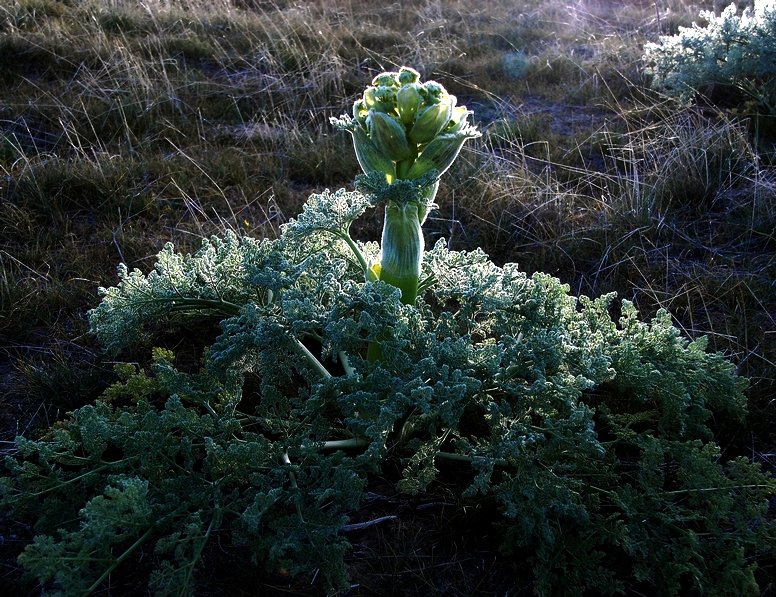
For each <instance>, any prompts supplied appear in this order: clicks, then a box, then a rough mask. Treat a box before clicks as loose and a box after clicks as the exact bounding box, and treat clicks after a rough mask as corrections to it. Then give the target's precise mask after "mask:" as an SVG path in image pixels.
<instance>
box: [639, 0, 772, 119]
mask: <svg viewBox="0 0 776 597" xmlns="http://www.w3.org/2000/svg"><path fill="white" fill-rule="evenodd" d="M700 16H701V18H702V19H704V20H706V21H707V24H706V26H703V27H702V26H699V25H698V24H693V26H692V27H680V28H679V33H678V34H677V35H674V36H665V37H661V38H660V43H649V44H647V45H646V47H645V56H644V59H645V60H646V62H647V63H648V65H649V68H650V70H651V73H652V75H653V81H652V84H653V86H654V87H655V88H657V89H660V90H662V91H665V92H667V93H669V94H671V95H677V96H680V97H692V96H694V95H695V94H698V93H700V94H703V95H705V96H708V97H709V98H711V99H712V100H713V101H717V102H720V103H722V104H727V105H728V106H731V105H732V106H742V105H743V104H745V103H747V102H748V103H750V104H753V105H754V107H755V108H756V110H757V111H759V112H764V113H767V114H771V115H776V5H774V3H773V2H772V1H769V0H762V1H761V2H756V3H755V7H754V9H744V10H743V11H742V12H741V14H738V12H737V10H736V6H735V4H731V5H730V6H728V7H727V8H726V9H724V10H723V11H722V12H721V13H720V14H719V15H716V14H715V13H713V12H711V11H703V12H701V14H700Z"/></svg>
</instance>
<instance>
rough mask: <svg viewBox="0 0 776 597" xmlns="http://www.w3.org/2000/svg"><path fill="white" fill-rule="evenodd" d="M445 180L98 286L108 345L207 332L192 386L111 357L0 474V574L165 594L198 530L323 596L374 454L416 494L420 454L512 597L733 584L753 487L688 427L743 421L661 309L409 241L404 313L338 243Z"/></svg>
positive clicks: (368, 249) (393, 287) (188, 584)
mask: <svg viewBox="0 0 776 597" xmlns="http://www.w3.org/2000/svg"><path fill="white" fill-rule="evenodd" d="M402 72H407V71H406V70H405V71H402ZM386 76H387V77H391V78H392V80H396V81H397V82H399V83H400V82H401V79H400V78H398V77H400V76H401V75H400V74H388V75H383V77H386ZM381 80H383V79H379V78H378V79H377V81H378V82H379V81H381ZM413 83H416V82H415V81H413ZM395 87H396V88H399V89H400V88H401V85H398V84H397V85H396V86H395ZM359 114H361V113H360V112H359ZM388 115H389V117H391V118H394V116H393V115H391V114H390V110H388ZM397 115H398V116H399V117H400V118H401V111H397ZM378 118H380V117H378ZM352 126H354V127H356V126H361V124H358V123H357V124H355V125H352ZM375 126H377V125H375ZM380 126H383V125H380ZM390 126H391V127H393V125H390ZM445 126H449V123H447V124H446V125H445ZM368 128H369V127H368V126H367V128H366V129H364V131H365V132H369V131H368ZM393 128H395V127H393ZM405 130H406V129H405ZM440 130H444V128H441V129H440ZM364 131H362V130H361V129H358V128H354V129H353V132H354V139H355V140H356V141H357V142H358V137H357V135H361V134H362V132H364ZM379 135H380V134H379V133H377V132H376V130H375V131H373V134H372V136H371V138H370V137H365V138H368V139H371V141H372V142H374V147H373V149H371V150H370V151H385V147H384V145H383V142H382V140H381V139H380V136H379ZM432 142H433V141H427V143H428V144H429V145H427V147H428V146H430V143H432ZM388 143H389V144H393V143H395V139H391V140H390V141H388ZM421 145H422V144H421ZM458 149H460V145H459V146H458ZM422 151H423V148H422V147H420V151H419V152H418V157H417V158H415V159H420V158H421V157H422ZM456 153H457V150H456ZM406 159H409V158H406ZM389 161H391V162H392V167H393V168H402V169H403V168H406V167H405V166H401V167H399V166H397V163H398V162H396V160H394V159H390V157H389ZM399 161H401V160H399ZM385 163H386V164H387V161H386V162H385ZM444 169H445V168H444V164H440V163H437V164H436V166H435V167H434V168H431V169H429V171H428V172H424V173H422V174H421V175H420V177H419V178H418V179H403V180H402V179H400V178H399V179H396V178H391V177H390V176H389V174H390V172H388V173H386V172H385V171H378V172H377V173H376V174H375V172H371V173H370V175H369V176H367V177H366V178H365V179H362V180H361V182H360V188H361V190H360V191H346V190H344V189H343V190H339V191H336V192H329V191H325V192H323V193H320V194H316V195H312V196H311V197H310V198H309V200H308V201H307V203H306V204H305V206H304V209H303V211H302V212H301V213H300V214H299V215H298V217H297V218H296V219H294V220H292V221H290V222H289V223H288V224H287V225H286V226H285V227H284V228H283V230H282V234H281V236H280V238H279V239H277V240H262V241H257V240H253V239H250V238H238V237H237V236H236V235H234V234H225V235H224V236H223V237H214V238H211V239H209V240H206V241H204V242H203V246H202V248H201V249H200V250H199V251H198V252H197V253H196V254H193V255H185V256H184V255H180V254H178V253H176V252H175V251H174V249H173V247H172V246H171V245H168V246H167V247H165V249H164V250H163V251H162V252H161V253H159V255H158V257H157V262H156V266H155V268H154V270H153V271H151V272H150V273H148V274H143V273H142V272H140V271H137V270H135V271H132V272H130V271H128V270H127V268H126V267H123V266H122V267H121V268H120V270H119V275H120V282H119V284H118V285H117V286H115V287H113V288H110V289H107V290H104V291H103V292H104V298H103V300H102V303H101V304H100V305H99V306H98V307H97V308H96V309H95V310H93V311H92V312H91V314H90V317H91V323H92V327H93V331H94V332H95V333H96V334H97V336H98V338H99V339H100V340H101V342H102V343H103V344H104V345H105V347H106V348H107V349H108V350H110V351H112V352H114V353H117V352H119V351H120V350H121V349H122V348H123V347H125V346H127V345H128V344H129V343H131V342H133V340H134V339H135V338H136V337H137V335H138V334H141V333H147V332H145V331H144V330H147V325H146V324H148V323H152V322H153V323H157V324H158V322H159V321H160V320H162V319H164V318H174V319H175V320H176V321H177V322H178V324H179V325H182V326H188V327H191V326H197V325H200V324H201V321H202V317H208V316H209V317H216V318H218V319H219V320H220V330H221V331H220V334H219V335H218V336H217V337H215V338H214V339H213V341H212V343H210V345H209V347H208V348H207V350H206V352H205V354H204V356H203V358H202V362H201V363H200V365H199V367H197V368H195V370H194V371H191V370H189V371H188V372H184V371H183V370H181V369H180V368H176V366H175V365H174V361H175V359H174V355H173V354H172V353H170V352H169V351H166V350H161V349H158V350H156V351H155V354H154V364H153V366H152V367H151V369H150V370H149V371H147V372H143V371H140V370H138V369H137V368H135V367H134V366H131V365H120V366H119V367H118V372H119V374H120V376H121V381H120V382H118V383H117V384H115V385H114V386H112V387H111V388H109V389H108V390H107V391H106V392H105V393H104V395H103V396H102V398H101V399H100V400H98V401H97V402H96V403H95V404H92V405H89V406H85V407H83V408H80V409H78V410H77V411H75V412H73V413H71V414H70V415H69V416H68V417H67V418H66V419H65V420H64V421H62V422H60V423H57V424H56V425H55V426H54V427H52V428H51V429H50V430H49V431H48V432H47V433H46V434H45V435H44V436H43V437H41V438H38V439H26V438H19V439H18V440H17V442H16V451H15V452H12V453H9V454H8V455H7V456H6V458H5V471H6V472H5V476H4V477H3V478H2V482H0V492H1V493H0V495H2V503H3V505H4V506H5V507H7V508H12V509H13V512H14V515H15V516H17V517H20V518H26V519H28V520H30V521H33V523H34V526H35V532H36V537H35V540H34V541H33V542H32V543H31V544H30V545H29V546H27V547H26V548H25V549H24V551H23V553H22V554H21V555H20V556H19V559H20V562H21V563H22V565H23V566H24V567H25V569H26V570H27V571H28V573H29V574H30V575H31V576H33V577H34V578H35V579H37V581H38V582H39V583H40V584H41V586H42V587H43V589H44V591H46V592H54V593H56V592H59V593H61V594H72V595H75V594H79V595H80V594H86V593H89V592H91V591H93V590H96V589H98V588H101V587H103V586H104V583H105V582H106V579H108V578H109V577H110V576H111V575H112V574H113V573H114V572H115V571H117V570H120V569H121V567H122V565H127V563H128V562H137V561H138V559H139V554H140V553H143V554H144V556H143V559H144V561H145V562H149V563H150V565H149V576H148V583H149V587H150V589H151V590H152V591H154V592H156V593H158V594H178V595H183V594H190V593H191V592H193V590H194V587H195V586H196V582H195V581H196V578H197V576H198V575H201V574H203V570H202V568H203V564H202V562H203V553H206V550H207V549H208V544H209V543H211V542H212V540H213V537H215V536H217V537H219V541H220V543H221V544H226V543H227V542H230V543H231V544H233V545H236V546H238V547H239V551H234V552H233V557H235V558H236V557H239V555H238V554H243V558H244V562H240V564H241V565H246V566H247V565H250V564H252V565H253V566H259V567H267V568H269V569H272V570H276V569H278V568H280V567H282V568H283V569H287V570H289V571H290V573H291V574H298V573H303V572H311V571H312V570H316V569H320V570H321V571H322V574H321V575H319V577H320V578H323V579H324V580H325V582H326V583H327V584H328V586H330V587H333V588H344V587H347V585H348V580H347V567H346V554H347V548H348V542H347V540H346V539H345V537H344V535H343V533H342V532H341V531H342V529H343V528H344V526H345V525H346V524H347V522H348V513H350V512H353V511H355V510H357V509H358V507H359V503H360V499H361V496H362V494H363V492H364V490H365V487H366V486H367V484H368V480H369V476H370V474H372V473H374V472H379V471H381V467H382V465H383V463H384V462H385V461H386V459H391V461H393V462H396V461H398V462H401V463H402V468H403V473H402V474H401V477H400V478H398V479H396V483H397V486H398V488H399V489H400V490H402V491H404V492H407V493H409V494H413V493H418V492H426V491H434V490H435V487H436V484H437V481H438V480H439V476H440V474H441V473H440V464H441V463H443V462H447V463H450V464H451V465H452V466H457V467H460V468H461V469H462V470H463V471H464V472H466V473H468V474H464V475H459V476H456V478H457V480H456V479H449V480H446V483H448V487H449V486H450V485H449V484H453V485H452V487H455V488H456V489H457V491H458V498H457V499H458V500H459V501H460V503H461V504H471V503H481V504H485V505H487V506H488V507H489V508H491V509H492V511H493V520H494V524H496V525H497V527H498V528H499V529H500V536H501V540H502V546H501V547H502V550H503V551H504V552H505V553H507V554H513V555H514V561H515V574H531V575H533V583H534V588H535V589H534V591H535V593H537V594H544V595H550V594H565V593H569V594H575V593H576V594H582V593H585V592H589V593H591V594H602V593H616V592H619V591H622V590H624V589H625V588H626V587H629V588H636V589H638V590H640V591H641V592H646V593H656V594H661V595H671V594H679V593H682V594H685V593H687V592H688V591H689V592H695V593H704V594H718V595H730V594H741V595H743V594H755V593H756V592H757V586H756V583H755V580H754V567H755V565H754V562H755V561H756V559H757V557H758V555H759V553H760V551H761V550H763V549H765V547H766V546H767V545H768V544H769V541H771V540H772V539H773V527H772V525H771V524H770V523H769V522H768V521H767V520H766V518H765V512H766V510H767V507H768V498H769V496H770V495H772V493H773V489H774V485H773V481H772V479H770V478H769V477H768V476H766V475H764V474H763V473H762V472H761V471H760V470H759V468H758V467H757V466H755V465H753V464H751V463H749V462H748V461H746V460H745V459H732V460H731V459H727V458H723V457H722V455H721V453H720V449H719V447H718V446H717V445H716V444H715V443H714V435H713V432H712V429H711V427H710V422H711V421H712V417H721V418H722V417H724V418H726V419H729V420H730V421H740V420H741V417H742V416H743V414H744V409H745V401H744V397H743V394H742V390H743V388H744V386H745V383H744V381H743V380H741V379H739V378H737V377H736V376H735V374H734V371H733V368H732V365H731V364H730V363H729V362H728V361H726V360H725V359H724V358H723V357H721V356H720V355H716V354H709V353H707V352H705V350H704V349H705V343H704V342H703V341H696V342H688V341H687V340H686V339H684V338H683V337H682V335H681V334H680V333H679V332H678V331H677V329H676V328H674V327H673V326H672V325H671V321H670V317H669V316H668V314H666V313H660V314H659V315H658V316H657V317H656V318H655V319H654V320H653V321H652V322H650V323H643V322H641V321H640V320H639V319H638V317H637V314H636V312H635V309H634V308H633V306H632V305H630V304H629V303H628V302H623V303H621V304H615V303H614V302H613V298H612V297H611V296H608V297H602V298H600V299H597V300H590V299H587V298H585V297H581V298H576V297H573V296H571V295H569V290H568V287H566V286H565V285H563V284H561V283H560V282H559V281H558V280H557V279H555V278H552V277H550V276H547V275H543V274H535V275H533V276H527V275H526V274H525V273H524V272H521V271H520V270H519V268H518V267H517V266H516V265H515V264H507V265H505V266H503V267H498V266H496V265H494V264H493V263H492V262H491V261H490V260H489V258H488V257H487V256H486V255H485V254H484V253H482V252H481V251H472V252H457V251H452V250H449V249H448V248H447V247H446V245H445V243H444V242H442V241H440V242H438V243H437V244H436V245H435V246H434V247H433V248H432V249H431V250H429V251H424V250H422V244H421V245H420V250H419V255H418V257H417V259H418V260H419V272H418V274H417V279H418V281H419V282H418V284H417V288H418V290H417V292H416V296H415V297H413V300H412V301H409V300H407V296H408V295H407V293H406V288H405V287H403V286H402V284H401V283H395V280H394V279H390V280H388V281H386V280H385V279H384V278H383V277H382V276H381V273H382V272H383V271H384V269H385V268H384V267H383V268H380V267H375V264H378V263H380V247H379V246H378V245H377V244H376V243H361V242H358V241H355V240H353V239H352V238H351V237H350V235H349V228H350V225H351V223H352V222H353V221H354V220H356V219H357V218H358V217H359V216H361V215H362V214H364V213H365V212H366V211H367V210H370V209H372V208H374V207H375V206H376V205H378V204H381V203H384V204H388V205H389V206H390V205H391V202H394V203H395V204H396V205H399V206H402V205H407V204H413V202H414V205H415V206H416V209H412V210H411V212H412V215H413V216H416V213H419V210H418V209H417V206H419V205H421V202H428V200H429V195H428V188H429V187H430V186H431V187H433V186H434V185H435V184H436V173H435V172H434V171H436V172H439V171H442V170H444ZM367 170H369V168H367ZM410 170H411V166H410ZM425 205H428V203H425ZM389 212H390V210H389ZM386 217H387V219H389V218H390V217H391V214H390V213H388V214H387V216H386ZM421 220H422V218H420V219H418V220H417V222H418V224H419V223H420V221H421ZM391 234H392V232H391V225H390V224H389V223H386V232H384V235H383V257H382V259H383V263H385V255H384V253H385V244H386V242H388V243H394V248H395V249H396V250H399V251H401V250H403V248H402V247H401V244H402V243H414V242H417V237H416V235H411V236H410V237H409V238H407V237H405V236H403V233H401V234H398V235H397V236H396V237H395V238H391V239H389V240H388V241H386V235H388V236H390V235H391ZM387 282H388V283H387ZM612 311H619V315H618V316H617V317H614V318H613V317H612V315H611V312H612ZM189 369H191V367H189ZM461 479H464V480H461Z"/></svg>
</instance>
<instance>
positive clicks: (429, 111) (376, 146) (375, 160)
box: [332, 66, 480, 184]
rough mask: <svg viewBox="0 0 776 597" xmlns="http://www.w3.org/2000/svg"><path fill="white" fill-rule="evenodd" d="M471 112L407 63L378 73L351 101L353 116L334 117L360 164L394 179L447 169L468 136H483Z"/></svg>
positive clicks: (390, 181)
mask: <svg viewBox="0 0 776 597" xmlns="http://www.w3.org/2000/svg"><path fill="white" fill-rule="evenodd" d="M470 114H471V112H470V111H469V110H467V109H466V106H457V105H456V97H455V96H454V95H450V94H449V93H448V92H447V90H445V88H444V87H443V86H442V85H440V84H439V83H437V82H436V81H426V82H425V83H421V82H420V75H419V74H418V72H417V71H416V70H414V69H412V68H409V67H406V66H403V67H402V68H401V69H399V71H398V72H385V73H382V74H379V75H377V76H376V77H375V78H374V79H373V80H372V84H371V85H370V86H369V87H367V88H366V90H365V91H364V95H363V96H362V97H361V98H359V99H358V100H356V102H355V103H354V104H353V115H352V117H349V116H343V117H341V118H339V119H336V118H333V119H332V122H333V123H334V124H335V125H336V126H338V127H340V128H343V129H345V130H348V131H349V132H350V133H351V134H352V135H353V145H354V147H355V150H356V157H357V158H358V162H359V164H360V165H361V168H362V170H363V171H364V172H365V173H366V174H369V173H371V172H380V173H382V174H384V175H385V179H386V182H388V183H389V184H390V183H392V182H393V181H394V180H397V179H402V180H415V179H418V178H421V177H422V176H423V175H425V174H427V173H428V172H431V171H435V172H436V173H437V176H440V175H441V174H442V173H444V172H445V171H446V170H447V169H448V168H449V167H450V165H451V164H452V163H453V161H454V160H455V158H456V157H457V156H458V153H459V152H460V151H461V147H462V146H463V144H464V142H465V141H466V140H467V139H472V138H474V137H479V136H480V133H479V132H478V131H477V129H476V128H475V127H474V126H472V125H471V124H469V122H468V118H469V115H470Z"/></svg>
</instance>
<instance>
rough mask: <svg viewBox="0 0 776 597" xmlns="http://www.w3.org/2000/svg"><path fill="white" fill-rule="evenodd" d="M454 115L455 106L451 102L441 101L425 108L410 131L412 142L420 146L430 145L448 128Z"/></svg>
mask: <svg viewBox="0 0 776 597" xmlns="http://www.w3.org/2000/svg"><path fill="white" fill-rule="evenodd" d="M452 113H453V106H452V104H451V102H449V101H441V102H439V103H438V104H433V105H431V106H429V107H427V108H423V109H422V110H421V111H420V112H418V115H417V116H416V117H415V122H414V123H413V125H412V128H411V129H410V134H409V139H410V141H412V142H413V143H417V144H418V145H422V144H423V143H428V142H429V141H431V139H433V138H434V137H435V136H436V135H437V134H438V133H439V132H440V131H441V130H442V129H443V128H445V126H447V123H448V122H449V121H450V117H451V116H452Z"/></svg>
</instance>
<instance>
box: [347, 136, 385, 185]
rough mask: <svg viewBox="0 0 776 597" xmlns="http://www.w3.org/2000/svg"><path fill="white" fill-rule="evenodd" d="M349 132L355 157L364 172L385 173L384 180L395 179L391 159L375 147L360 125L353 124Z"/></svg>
mask: <svg viewBox="0 0 776 597" xmlns="http://www.w3.org/2000/svg"><path fill="white" fill-rule="evenodd" d="M350 132H351V133H352V135H353V147H354V148H355V150H356V159H358V163H359V165H360V166H361V169H362V170H363V171H364V173H365V174H370V173H371V172H381V173H383V174H385V180H386V182H388V183H391V182H393V181H394V180H395V179H396V166H395V165H394V163H393V160H391V159H390V158H389V157H388V156H386V155H385V154H384V153H383V152H382V151H381V150H380V148H378V147H377V145H376V144H375V143H374V142H373V141H372V140H371V139H370V138H369V136H368V135H367V134H366V131H365V130H364V129H363V128H362V127H361V126H359V125H356V126H354V127H353V128H352V129H351V131H350Z"/></svg>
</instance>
